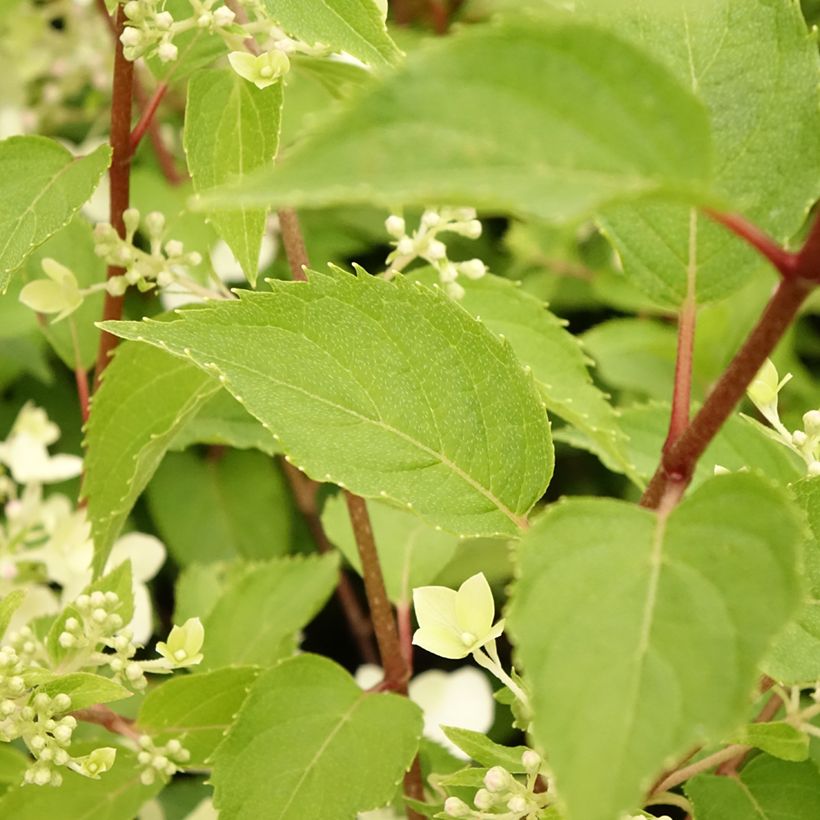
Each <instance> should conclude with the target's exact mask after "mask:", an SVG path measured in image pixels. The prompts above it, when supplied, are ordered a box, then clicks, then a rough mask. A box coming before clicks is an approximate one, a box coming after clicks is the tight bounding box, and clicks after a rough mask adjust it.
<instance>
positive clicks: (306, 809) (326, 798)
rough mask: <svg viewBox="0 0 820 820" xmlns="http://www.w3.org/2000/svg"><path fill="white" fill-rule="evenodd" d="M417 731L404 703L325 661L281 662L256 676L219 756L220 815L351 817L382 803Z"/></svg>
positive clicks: (284, 819) (406, 763)
mask: <svg viewBox="0 0 820 820" xmlns="http://www.w3.org/2000/svg"><path fill="white" fill-rule="evenodd" d="M388 726H389V727H390V731H389V732H386V731H385V727H388ZM421 729H422V720H421V713H420V711H419V709H418V707H417V706H415V705H414V704H413V703H411V702H410V701H409V700H408V699H407V698H403V697H400V696H398V695H392V694H371V693H368V692H363V691H362V690H361V689H359V687H358V686H357V685H356V683H355V682H354V681H353V679H352V678H351V677H350V675H348V674H347V673H346V672H345V671H344V670H343V669H342V668H341V667H339V666H337V665H336V664H335V663H333V662H332V661H329V660H327V659H326V658H321V657H318V656H316V655H300V656H298V657H296V658H292V659H290V660H288V661H285V662H284V663H281V664H279V666H276V667H274V668H273V669H271V670H269V671H267V672H264V673H263V674H262V675H260V676H259V678H257V680H256V683H255V684H254V685H253V687H252V688H251V691H250V694H249V695H248V698H247V700H246V701H245V705H244V706H243V707H242V710H241V711H240V713H239V718H238V719H237V721H236V723H235V724H234V725H233V727H232V728H231V730H230V731H229V733H228V736H227V737H226V738H225V741H224V742H223V743H222V744H221V745H220V746H219V748H218V749H217V751H216V754H215V755H214V760H213V774H212V776H211V781H212V782H213V784H214V787H215V789H216V792H215V796H214V803H215V805H216V807H217V808H218V809H219V816H220V818H221V820H251V818H259V817H265V818H267V820H304V818H306V817H316V818H319V817H321V818H322V820H349V819H350V818H351V817H353V816H355V814H356V812H358V811H366V810H368V809H375V808H378V807H380V806H384V805H385V804H386V803H388V802H389V801H390V800H392V798H393V795H394V794H395V791H396V787H397V785H398V784H399V782H400V781H401V778H402V775H403V774H404V772H405V770H406V769H408V768H409V767H410V764H411V762H412V760H413V756H414V755H415V753H416V749H417V748H418V742H419V738H420V737H421Z"/></svg>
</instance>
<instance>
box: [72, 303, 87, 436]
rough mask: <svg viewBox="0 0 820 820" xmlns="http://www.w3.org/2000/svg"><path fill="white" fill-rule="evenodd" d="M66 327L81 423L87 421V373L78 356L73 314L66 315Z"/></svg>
mask: <svg viewBox="0 0 820 820" xmlns="http://www.w3.org/2000/svg"><path fill="white" fill-rule="evenodd" d="M68 327H69V330H70V332H71V346H72V348H73V350H74V381H75V382H76V383H77V398H78V399H79V402H80V415H81V417H82V420H83V424H85V423H86V422H87V421H88V410H89V407H88V373H86V370H85V368H84V367H83V364H82V361H81V357H80V340H79V339H78V338H77V324H76V323H75V321H74V317H73V316H69V317H68Z"/></svg>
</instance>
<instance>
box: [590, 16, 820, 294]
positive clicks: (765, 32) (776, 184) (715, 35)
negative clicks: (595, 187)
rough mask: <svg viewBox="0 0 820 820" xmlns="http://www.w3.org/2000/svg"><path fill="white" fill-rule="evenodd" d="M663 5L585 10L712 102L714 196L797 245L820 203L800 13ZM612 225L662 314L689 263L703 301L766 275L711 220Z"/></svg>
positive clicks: (622, 217)
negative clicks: (798, 236) (811, 211)
mask: <svg viewBox="0 0 820 820" xmlns="http://www.w3.org/2000/svg"><path fill="white" fill-rule="evenodd" d="M659 6H660V4H658V3H657V2H655V0H637V1H636V2H630V3H609V4H606V5H604V6H602V4H601V3H599V2H598V0H583V2H579V3H577V7H578V8H579V10H581V11H588V12H589V14H590V15H592V16H599V17H600V19H601V20H602V22H608V23H609V24H610V25H611V26H612V27H614V28H616V30H617V31H618V32H619V33H622V34H624V35H625V36H627V37H629V38H630V39H631V40H632V41H634V42H635V43H636V44H638V45H639V46H640V47H641V48H643V49H645V50H646V51H647V52H648V53H650V54H652V55H653V56H654V57H656V58H657V59H658V60H659V61H661V62H662V63H664V64H665V65H666V66H667V67H668V68H669V69H670V70H671V71H673V72H674V73H675V75H676V76H677V78H678V79H679V80H680V81H681V82H682V83H685V84H686V86H687V87H689V88H691V89H692V91H693V93H695V94H696V95H697V96H698V97H699V99H701V100H703V102H704V103H705V104H706V106H707V108H708V110H709V119H710V122H711V128H712V135H713V140H714V168H715V186H716V189H717V190H719V191H720V192H721V193H722V194H724V195H725V196H726V197H727V198H728V199H729V200H730V201H732V202H734V203H736V207H737V208H739V209H740V210H741V211H742V212H743V213H744V215H745V216H747V217H748V218H749V219H751V220H752V221H753V222H754V223H755V224H756V225H759V226H760V227H761V228H763V229H764V230H765V231H767V232H768V233H770V234H771V235H772V236H773V237H774V238H775V239H777V240H778V241H786V240H789V239H791V237H792V236H793V235H794V234H795V233H796V232H797V230H798V229H799V228H800V226H801V225H802V223H803V221H804V219H805V217H806V214H807V212H808V209H809V207H810V206H811V205H812V204H813V203H814V201H815V199H816V198H817V196H818V194H820V185H818V179H820V112H819V111H818V90H817V89H818V79H820V77H819V76H818V60H817V42H816V39H815V37H814V36H812V35H811V34H810V32H809V31H808V29H807V27H806V24H805V22H804V20H803V17H802V15H801V12H800V6H799V4H798V3H796V2H782V1H781V0H778V2H771V0H710V2H704V0H685V2H679V3H675V4H668V6H667V7H666V8H660V7H659ZM783 122H788V123H789V128H786V129H784V128H782V127H781V126H782V123H783ZM603 225H604V229H605V232H606V233H607V235H608V236H609V237H610V238H611V240H612V241H613V244H614V246H615V247H616V248H617V250H618V252H619V254H620V256H621V259H622V261H623V263H624V269H625V272H626V273H627V275H628V276H629V277H630V278H632V279H633V280H634V282H635V283H636V284H638V285H639V286H640V287H641V288H642V289H644V290H645V291H646V292H647V293H648V294H649V295H651V296H652V297H653V298H654V299H655V300H657V301H658V302H661V303H663V304H669V305H679V304H680V303H681V301H682V300H683V298H684V297H685V294H686V284H687V269H688V268H689V267H690V265H691V266H693V268H694V270H695V271H696V278H697V298H698V301H699V302H703V301H706V300H711V299H718V298H720V297H722V296H725V295H727V294H729V293H731V292H733V291H735V290H737V289H738V288H739V287H740V286H741V285H742V284H743V283H744V282H745V281H746V280H747V278H748V276H749V273H750V272H751V270H753V269H754V268H755V267H756V266H759V265H760V260H759V258H758V257H757V256H756V254H755V253H754V252H753V251H752V250H751V249H750V248H748V247H747V246H746V245H745V243H744V242H742V241H741V240H740V239H737V238H736V237H734V236H732V235H731V234H730V233H729V232H728V231H726V230H725V229H723V228H721V227H719V226H717V225H715V224H714V223H712V222H711V221H710V220H709V219H708V217H706V216H705V215H699V216H697V215H696V216H694V218H693V221H691V222H690V212H689V210H688V209H687V208H685V207H676V206H665V205H663V206H656V205H654V204H653V205H649V204H647V205H644V204H640V205H636V206H629V205H628V206H624V207H620V206H619V207H618V208H616V209H614V210H612V211H610V212H607V214H606V215H605V218H604V220H603ZM690 227H691V230H690ZM690 252H691V253H692V254H693V255H692V257H691V259H690Z"/></svg>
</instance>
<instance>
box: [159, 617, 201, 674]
mask: <svg viewBox="0 0 820 820" xmlns="http://www.w3.org/2000/svg"><path fill="white" fill-rule="evenodd" d="M204 640H205V629H204V628H203V626H202V621H200V620H199V618H188V620H187V621H185V623H184V624H183V625H182V626H175V627H174V628H173V629H172V630H171V634H170V635H169V636H168V640H167V641H159V643H157V653H158V654H160V655H162V657H163V658H165V659H166V660H168V661H169V662H170V663H171V665H172V667H178V666H194V665H196V664H198V663H200V662H201V661H202V654H201V653H200V651H199V650H200V649H202V643H203V641H204Z"/></svg>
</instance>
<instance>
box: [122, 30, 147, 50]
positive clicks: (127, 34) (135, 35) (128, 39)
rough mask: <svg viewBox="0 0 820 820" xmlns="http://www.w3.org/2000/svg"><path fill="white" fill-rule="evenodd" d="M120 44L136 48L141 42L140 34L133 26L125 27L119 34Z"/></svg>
mask: <svg viewBox="0 0 820 820" xmlns="http://www.w3.org/2000/svg"><path fill="white" fill-rule="evenodd" d="M120 42H121V43H122V44H123V45H124V46H130V47H131V48H136V47H137V46H138V45H139V44H140V43H141V42H142V32H141V31H140V30H139V29H138V28H134V27H133V26H126V28H125V30H124V31H123V33H122V34H120Z"/></svg>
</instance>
